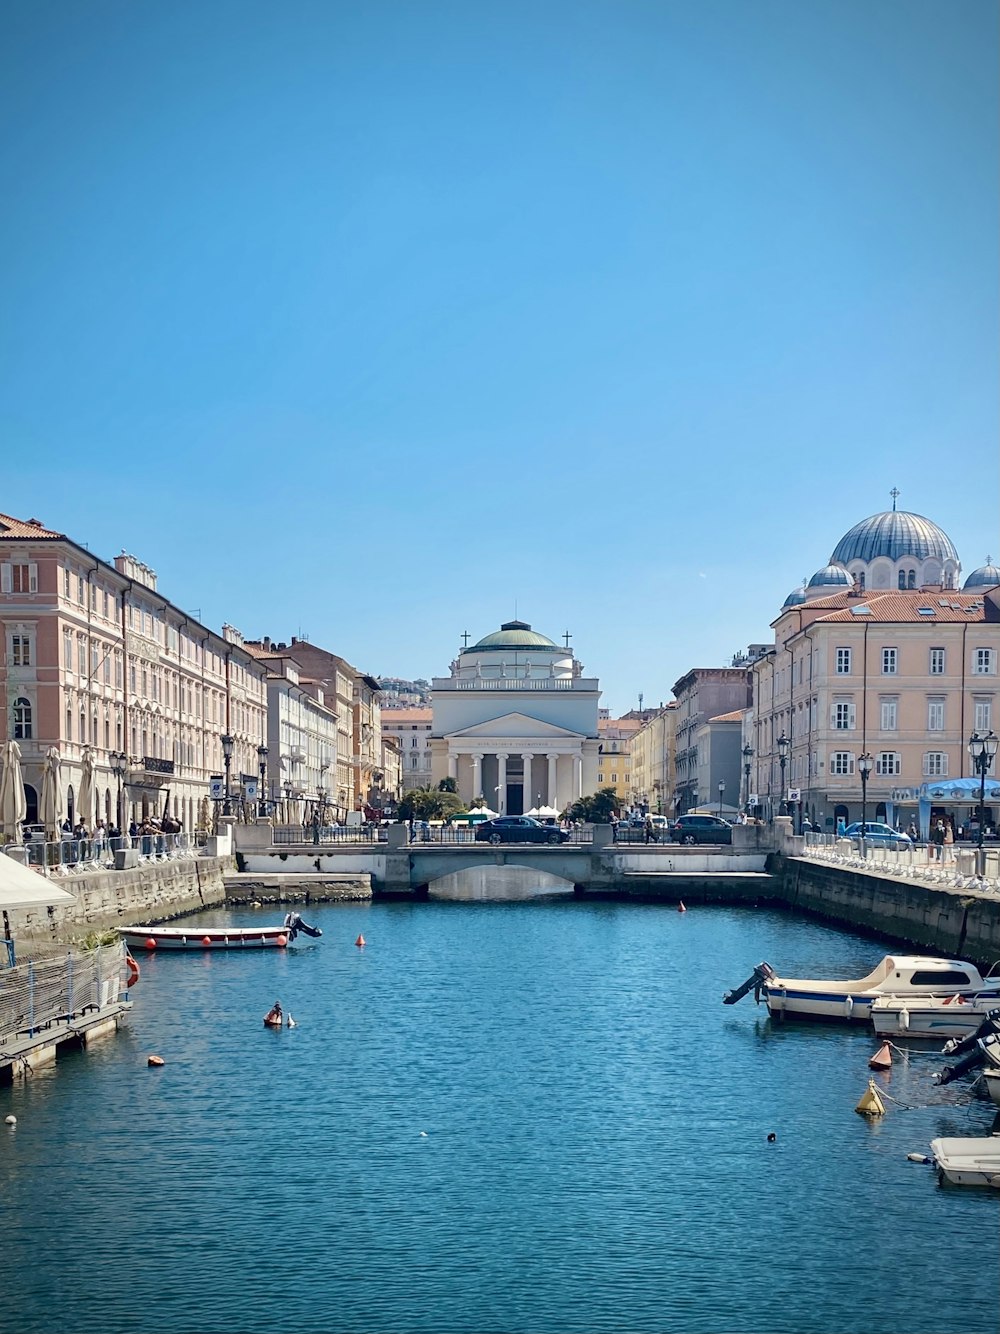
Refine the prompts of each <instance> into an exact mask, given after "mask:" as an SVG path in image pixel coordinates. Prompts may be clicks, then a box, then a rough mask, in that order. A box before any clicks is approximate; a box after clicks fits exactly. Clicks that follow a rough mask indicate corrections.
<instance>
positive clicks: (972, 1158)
mask: <svg viewBox="0 0 1000 1334" xmlns="http://www.w3.org/2000/svg"><path fill="white" fill-rule="evenodd" d="M931 1154H932V1156H933V1158H934V1166H935V1167H936V1168H937V1170H938V1176H939V1178H941V1179H943V1180H946V1181H951V1182H952V1183H953V1184H954V1185H956V1186H997V1187H1000V1135H987V1136H980V1137H978V1138H973V1137H971V1136H970V1137H969V1138H968V1139H963V1138H947V1139H932V1140H931Z"/></svg>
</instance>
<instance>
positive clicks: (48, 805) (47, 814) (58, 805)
mask: <svg viewBox="0 0 1000 1334" xmlns="http://www.w3.org/2000/svg"><path fill="white" fill-rule="evenodd" d="M61 765H62V759H61V757H60V755H59V751H58V750H57V749H56V747H55V746H49V748H48V750H47V751H46V753H45V766H44V768H43V769H42V794H41V797H40V798H39V801H38V819H39V821H40V822H41V824H43V825H44V826H45V837H46V838H47V839H51V840H55V839H57V838H58V837H59V816H60V814H61V813H62V783H61V780H60V774H59V770H60V767H61Z"/></svg>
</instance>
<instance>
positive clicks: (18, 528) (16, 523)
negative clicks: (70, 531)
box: [0, 514, 66, 538]
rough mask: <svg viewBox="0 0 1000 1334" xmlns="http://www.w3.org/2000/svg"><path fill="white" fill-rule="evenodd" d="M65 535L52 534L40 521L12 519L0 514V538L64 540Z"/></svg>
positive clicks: (7, 515)
mask: <svg viewBox="0 0 1000 1334" xmlns="http://www.w3.org/2000/svg"><path fill="white" fill-rule="evenodd" d="M65 536H66V534H65V533H54V532H53V531H52V530H51V529H50V528H46V527H45V525H44V524H43V523H42V521H41V519H14V518H11V516H10V515H9V514H0V537H33V538H65Z"/></svg>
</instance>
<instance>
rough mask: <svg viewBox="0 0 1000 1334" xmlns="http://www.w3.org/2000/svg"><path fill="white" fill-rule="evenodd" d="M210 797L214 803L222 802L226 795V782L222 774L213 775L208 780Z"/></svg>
mask: <svg viewBox="0 0 1000 1334" xmlns="http://www.w3.org/2000/svg"><path fill="white" fill-rule="evenodd" d="M208 795H209V796H210V797H211V798H212V800H213V801H221V800H222V799H223V797H224V796H225V795H226V780H225V779H224V778H223V776H222V775H221V774H213V775H212V777H211V778H210V779H209V780H208Z"/></svg>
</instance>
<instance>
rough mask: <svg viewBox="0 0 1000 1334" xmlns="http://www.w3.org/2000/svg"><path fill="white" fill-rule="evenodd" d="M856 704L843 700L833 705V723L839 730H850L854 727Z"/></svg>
mask: <svg viewBox="0 0 1000 1334" xmlns="http://www.w3.org/2000/svg"><path fill="white" fill-rule="evenodd" d="M854 716H855V715H854V705H853V704H852V703H850V702H849V701H841V702H840V703H835V704H834V706H833V717H832V725H833V727H834V728H835V729H836V730H837V731H838V732H849V731H851V730H852V729H853V727H854Z"/></svg>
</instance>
